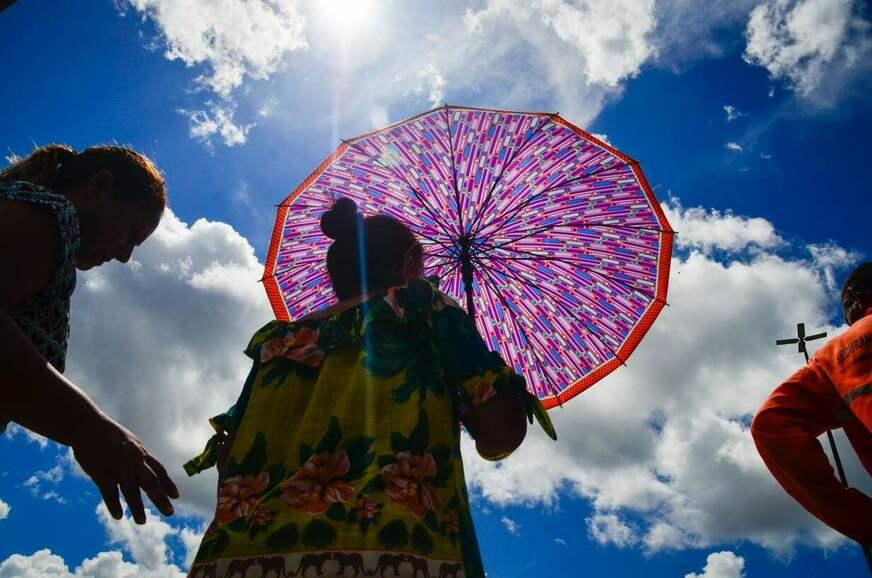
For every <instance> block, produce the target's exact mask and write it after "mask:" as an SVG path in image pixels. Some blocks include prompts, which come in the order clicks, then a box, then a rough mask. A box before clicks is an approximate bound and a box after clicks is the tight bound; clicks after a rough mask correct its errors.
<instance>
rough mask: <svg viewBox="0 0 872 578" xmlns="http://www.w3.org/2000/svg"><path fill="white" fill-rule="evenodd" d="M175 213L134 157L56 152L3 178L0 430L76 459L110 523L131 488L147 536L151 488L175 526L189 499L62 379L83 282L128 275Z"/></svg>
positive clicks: (114, 149) (107, 151)
mask: <svg viewBox="0 0 872 578" xmlns="http://www.w3.org/2000/svg"><path fill="white" fill-rule="evenodd" d="M165 206H166V192H165V190H164V180H163V177H161V175H160V173H159V172H158V170H157V169H156V168H155V166H154V165H153V164H152V162H151V161H150V160H148V159H147V158H146V157H144V156H143V155H141V154H139V153H137V152H135V151H133V150H130V149H128V148H125V147H118V146H100V147H92V148H88V149H85V150H83V151H82V152H79V153H77V152H75V151H73V149H71V148H69V147H66V146H61V145H50V146H46V147H42V148H39V149H37V150H36V151H34V152H33V153H32V154H31V155H30V156H29V157H27V158H25V159H23V160H19V161H18V162H15V163H13V164H12V165H11V166H9V167H7V168H6V169H4V170H2V171H0V345H2V346H0V428H2V427H5V422H7V421H13V422H16V423H18V424H20V425H21V426H23V427H25V428H28V429H29V430H31V431H34V432H36V433H38V434H41V435H43V436H45V437H47V438H49V439H52V440H54V441H56V442H58V443H61V444H65V445H68V446H70V447H72V449H73V453H74V454H75V457H76V460H77V461H78V462H79V465H81V466H82V469H83V470H84V471H85V473H87V474H88V475H89V476H90V477H91V479H92V480H93V481H94V483H95V484H96V485H97V487H98V488H99V490H100V494H101V495H102V496H103V501H104V502H105V503H106V506H107V507H108V509H109V512H110V513H111V514H112V515H113V516H114V517H115V518H120V517H121V515H122V510H121V504H120V502H119V496H118V490H119V488H120V489H121V492H122V493H123V494H124V497H125V500H126V501H127V504H128V506H129V508H130V510H131V512H132V514H133V517H134V519H135V520H136V522H137V523H140V524H141V523H144V522H145V512H144V509H143V505H142V498H141V496H140V488H141V489H142V490H144V491H145V492H146V494H147V495H148V496H149V498H150V499H151V501H152V502H153V503H154V504H155V506H157V507H158V509H160V511H161V512H163V513H164V514H166V515H170V514H172V513H173V507H172V505H171V503H170V500H169V497H173V498H177V497H178V490H177V489H176V487H175V485H173V483H172V481H171V480H170V479H169V477H168V476H167V473H166V471H165V470H164V468H163V466H162V465H161V464H160V463H159V462H158V461H157V460H156V459H155V458H154V457H152V456H151V455H149V453H148V452H147V451H146V449H145V448H144V447H143V446H142V444H141V443H140V441H139V440H138V439H137V438H136V436H134V435H133V434H132V433H130V432H129V431H127V430H126V429H124V427H122V426H121V425H119V424H118V423H116V422H115V421H114V420H112V419H111V418H110V417H109V416H107V415H106V414H104V413H103V412H102V411H100V409H99V408H98V407H97V406H96V405H95V404H94V402H93V401H91V400H90V399H89V398H88V396H87V395H85V393H83V392H82V391H81V390H80V389H78V388H77V387H76V386H75V385H74V384H73V383H71V382H70V381H69V380H67V379H66V378H65V377H64V376H63V375H62V373H63V371H64V366H65V361H66V353H67V339H68V336H69V333H70V296H71V295H72V292H73V289H74V288H75V284H76V270H77V269H79V270H87V269H91V268H93V267H97V266H100V265H102V264H103V263H106V262H107V261H111V260H113V259H115V260H118V261H121V262H122V263H126V262H127V260H128V259H130V254H131V253H132V252H133V250H134V248H135V247H137V246H138V245H140V244H141V243H142V242H143V241H145V239H146V238H147V237H148V236H149V235H151V233H152V232H154V230H155V229H156V228H157V226H158V223H159V222H160V218H161V215H162V214H163V210H164V207H165ZM105 314H107V315H109V314H111V312H108V311H107V312H105ZM109 354H111V352H110V353H109ZM118 386H119V387H123V386H124V384H118Z"/></svg>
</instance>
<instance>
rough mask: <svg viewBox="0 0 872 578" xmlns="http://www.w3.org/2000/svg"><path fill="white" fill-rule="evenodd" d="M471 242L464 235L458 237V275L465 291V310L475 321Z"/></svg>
mask: <svg viewBox="0 0 872 578" xmlns="http://www.w3.org/2000/svg"><path fill="white" fill-rule="evenodd" d="M470 246H471V242H470V240H469V238H467V237H466V236H464V237H461V238H460V275H461V277H462V278H463V290H464V292H465V293H466V312H467V313H469V316H470V317H471V318H472V320H473V322H474V321H475V303H474V302H473V301H472V258H471V256H470V254H469V250H470Z"/></svg>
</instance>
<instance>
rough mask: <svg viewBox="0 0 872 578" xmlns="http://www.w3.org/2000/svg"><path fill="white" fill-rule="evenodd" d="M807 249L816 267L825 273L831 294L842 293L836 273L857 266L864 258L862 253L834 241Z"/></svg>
mask: <svg viewBox="0 0 872 578" xmlns="http://www.w3.org/2000/svg"><path fill="white" fill-rule="evenodd" d="M807 249H808V252H809V253H811V257H812V259H813V260H814V263H815V266H817V267H819V268H820V269H821V271H823V273H824V278H825V279H826V282H827V288H828V289H829V290H830V291H831V292H835V291H841V286H838V285H837V284H836V272H838V271H841V270H844V269H847V268H848V267H851V266H852V265H857V264H858V263H859V262H860V259H862V258H863V255H862V254H861V253H859V252H857V251H851V250H848V249H845V248H844V247H840V246H839V245H837V244H836V243H835V242H833V241H830V242H828V243H821V244H812V245H808V247H807Z"/></svg>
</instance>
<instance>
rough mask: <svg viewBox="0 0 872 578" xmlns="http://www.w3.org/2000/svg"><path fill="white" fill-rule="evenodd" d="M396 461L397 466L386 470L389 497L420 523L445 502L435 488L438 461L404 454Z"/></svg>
mask: <svg viewBox="0 0 872 578" xmlns="http://www.w3.org/2000/svg"><path fill="white" fill-rule="evenodd" d="M396 458H397V461H396V462H395V463H393V464H389V465H387V466H385V467H383V468H382V478H383V479H384V482H385V494H386V495H387V496H388V497H389V498H390V499H391V500H392V501H394V502H396V503H398V504H402V505H403V506H405V508H406V509H407V510H408V511H409V513H410V514H412V516H414V517H415V518H417V519H419V520H420V519H421V518H423V517H424V516H426V515H427V512H429V511H432V510H436V509H437V508H439V506H441V505H442V498H441V497H440V496H439V494H438V493H437V492H436V488H435V487H434V485H433V482H434V478H435V477H436V461H435V460H434V459H433V456H432V455H431V454H429V453H428V454H424V455H423V456H416V455H412V454H411V453H410V452H400V453H398V454H396Z"/></svg>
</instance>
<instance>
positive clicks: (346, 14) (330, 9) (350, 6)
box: [317, 0, 377, 37]
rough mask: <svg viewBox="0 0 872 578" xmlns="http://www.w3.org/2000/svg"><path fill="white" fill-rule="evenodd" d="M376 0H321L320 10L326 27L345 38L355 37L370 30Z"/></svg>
mask: <svg viewBox="0 0 872 578" xmlns="http://www.w3.org/2000/svg"><path fill="white" fill-rule="evenodd" d="M376 4H377V3H376V2H375V1H374V0H319V1H318V3H317V5H318V10H319V12H320V15H321V18H322V19H323V21H324V23H325V27H326V28H328V29H330V31H332V32H333V33H335V34H339V35H341V36H343V37H353V36H356V35H358V34H360V33H361V32H363V31H365V30H367V29H369V28H370V27H371V26H372V24H373V21H374V20H375V19H374V17H373V16H374V12H375V11H376Z"/></svg>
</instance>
